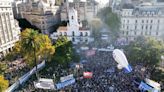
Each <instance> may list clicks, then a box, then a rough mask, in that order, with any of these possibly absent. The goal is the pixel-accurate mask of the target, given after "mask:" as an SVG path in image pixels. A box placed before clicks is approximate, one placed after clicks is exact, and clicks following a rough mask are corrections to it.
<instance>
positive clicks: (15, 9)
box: [12, 0, 25, 19]
mask: <svg viewBox="0 0 164 92" xmlns="http://www.w3.org/2000/svg"><path fill="white" fill-rule="evenodd" d="M24 2H25V1H24V0H14V1H13V2H12V7H13V13H14V18H16V19H19V18H21V12H20V11H21V10H20V9H21V4H22V3H24Z"/></svg>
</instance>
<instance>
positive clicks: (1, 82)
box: [0, 75, 9, 92]
mask: <svg viewBox="0 0 164 92" xmlns="http://www.w3.org/2000/svg"><path fill="white" fill-rule="evenodd" d="M8 86H9V82H8V81H7V80H5V79H4V77H3V76H2V75H0V92H5V90H6V89H7V88H8Z"/></svg>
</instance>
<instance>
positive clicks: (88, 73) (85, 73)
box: [83, 72, 93, 78]
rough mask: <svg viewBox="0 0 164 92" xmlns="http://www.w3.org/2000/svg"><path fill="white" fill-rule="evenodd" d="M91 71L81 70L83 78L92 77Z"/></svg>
mask: <svg viewBox="0 0 164 92" xmlns="http://www.w3.org/2000/svg"><path fill="white" fill-rule="evenodd" d="M92 76H93V73H92V72H83V77H84V78H92Z"/></svg>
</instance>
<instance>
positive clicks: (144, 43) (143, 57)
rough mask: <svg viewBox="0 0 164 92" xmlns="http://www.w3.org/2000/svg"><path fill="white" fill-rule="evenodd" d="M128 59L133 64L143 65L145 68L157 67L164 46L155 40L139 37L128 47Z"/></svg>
mask: <svg viewBox="0 0 164 92" xmlns="http://www.w3.org/2000/svg"><path fill="white" fill-rule="evenodd" d="M125 49H126V53H127V58H128V60H129V61H130V62H131V63H143V64H144V65H145V66H156V65H158V63H159V62H160V61H161V51H162V49H164V44H163V43H162V42H159V41H157V40H155V39H154V38H143V37H138V38H137V39H136V41H134V42H131V43H130V44H129V45H128V46H126V48H125Z"/></svg>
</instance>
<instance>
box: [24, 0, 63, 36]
mask: <svg viewBox="0 0 164 92" xmlns="http://www.w3.org/2000/svg"><path fill="white" fill-rule="evenodd" d="M58 10H59V6H56V5H55V0H27V1H26V2H25V3H22V4H21V16H22V18H25V19H27V20H28V21H29V22H30V23H31V24H32V25H35V26H36V27H38V28H39V29H41V31H42V33H45V34H49V32H50V31H52V30H53V26H54V25H55V24H56V23H58V21H60V14H59V13H60V12H59V11H58Z"/></svg>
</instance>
